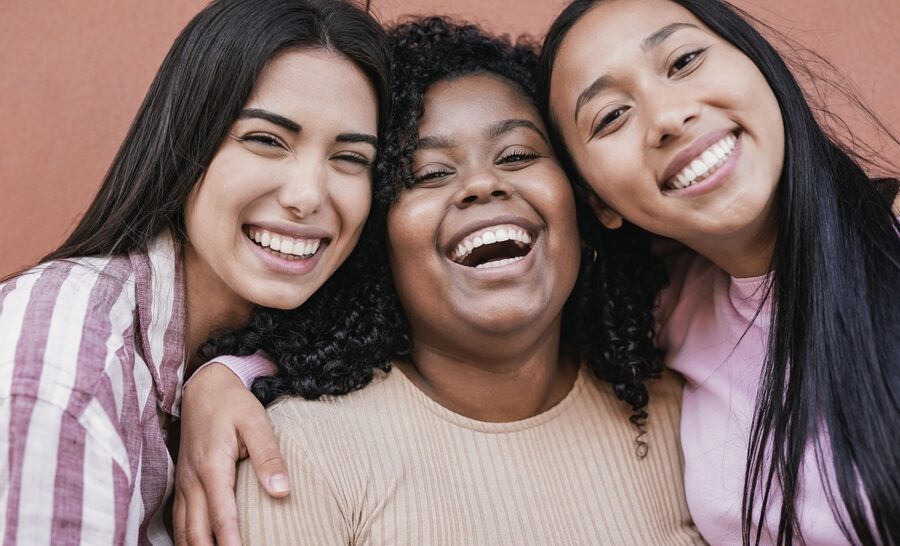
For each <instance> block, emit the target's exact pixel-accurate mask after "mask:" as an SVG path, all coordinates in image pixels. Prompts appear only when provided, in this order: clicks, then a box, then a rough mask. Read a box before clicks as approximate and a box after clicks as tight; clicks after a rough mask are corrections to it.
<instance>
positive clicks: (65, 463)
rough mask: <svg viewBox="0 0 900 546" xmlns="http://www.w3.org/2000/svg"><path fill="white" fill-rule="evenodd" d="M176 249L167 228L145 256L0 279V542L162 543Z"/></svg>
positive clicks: (180, 300) (175, 340)
mask: <svg viewBox="0 0 900 546" xmlns="http://www.w3.org/2000/svg"><path fill="white" fill-rule="evenodd" d="M178 254H179V253H178V250H177V247H176V245H175V244H174V242H173V240H172V238H171V237H170V236H169V235H167V234H165V235H162V236H160V237H159V238H157V239H156V240H155V241H153V242H152V243H151V244H150V246H149V249H148V250H147V251H146V252H134V253H132V254H130V255H128V256H111V257H99V258H78V259H71V260H60V261H54V262H49V263H45V264H41V265H39V266H37V267H35V268H33V269H31V270H29V271H27V272H25V273H24V274H22V275H20V276H18V277H16V278H14V279H12V280H10V281H8V282H7V283H4V284H0V454H2V455H0V465H2V468H0V476H2V478H0V510H2V512H3V514H4V515H3V518H2V519H0V537H2V539H3V544H4V545H9V544H28V545H41V544H53V545H64V544H90V545H102V544H171V543H172V539H171V538H170V536H169V533H168V532H167V531H166V526H165V523H164V519H163V507H164V504H165V501H166V499H167V498H168V497H169V494H170V493H171V492H172V488H173V484H174V463H173V461H172V458H171V456H170V455H169V452H168V450H167V448H166V437H167V431H166V429H167V426H168V425H169V423H171V422H172V420H173V419H176V418H177V417H178V411H179V405H180V399H181V384H182V379H183V375H184V366H185V359H184V328H185V325H184V321H185V309H184V283H183V279H182V268H181V262H180V259H179V255H178Z"/></svg>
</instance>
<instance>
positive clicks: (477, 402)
mask: <svg viewBox="0 0 900 546" xmlns="http://www.w3.org/2000/svg"><path fill="white" fill-rule="evenodd" d="M559 326H560V325H559V319H557V321H556V324H555V325H554V327H553V328H550V329H549V330H548V331H547V332H546V333H545V334H544V335H542V336H540V337H539V338H538V339H537V340H534V341H533V342H531V343H529V344H527V346H523V347H521V348H520V350H515V351H511V350H508V348H509V347H510V346H512V345H513V343H512V342H511V340H510V339H508V338H507V339H494V340H491V342H490V343H479V345H478V346H477V347H474V346H473V347H469V348H466V347H460V346H458V345H454V346H450V345H444V346H439V345H437V344H431V343H428V342H425V341H421V340H416V339H414V343H413V350H412V352H411V353H410V357H409V358H408V359H407V360H402V361H399V362H397V367H399V368H400V369H401V371H402V372H403V373H404V374H405V375H406V376H407V377H409V379H410V380H411V381H412V382H413V383H415V384H416V386H418V387H419V388H420V389H421V390H422V391H423V392H424V393H425V394H426V395H428V396H429V397H430V398H432V399H433V400H434V401H436V402H437V403H439V404H441V405H442V406H444V407H446V408H447V409H450V410H451V411H454V412H456V413H459V414H461V415H464V416H466V417H469V418H471V419H477V420H479V421H488V422H495V423H500V422H510V421H519V420H522V419H527V418H528V417H533V416H535V415H538V414H540V413H542V412H544V411H547V410H548V409H550V408H552V407H553V406H555V405H556V404H557V403H559V402H560V401H561V400H562V399H563V398H565V396H566V394H568V392H569V391H570V390H571V388H572V385H573V384H574V382H575V378H576V377H577V374H578V360H577V358H571V357H569V356H568V355H566V354H564V352H563V351H562V349H561V347H560V328H559ZM497 348H500V350H496V349H497ZM473 355H477V356H473Z"/></svg>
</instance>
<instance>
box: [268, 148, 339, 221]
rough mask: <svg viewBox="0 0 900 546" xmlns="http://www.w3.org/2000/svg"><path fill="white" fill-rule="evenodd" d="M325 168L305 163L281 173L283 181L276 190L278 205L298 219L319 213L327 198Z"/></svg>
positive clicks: (315, 163) (310, 162)
mask: <svg viewBox="0 0 900 546" xmlns="http://www.w3.org/2000/svg"><path fill="white" fill-rule="evenodd" d="M326 169H327V166H326V165H322V164H321V163H320V162H317V161H311V160H308V161H305V162H302V163H298V164H297V165H295V166H292V167H291V168H290V169H288V170H285V171H284V172H282V173H281V175H282V176H284V181H283V183H282V184H281V187H280V188H279V189H278V203H279V204H280V205H281V206H282V207H284V208H286V209H288V210H290V211H291V212H292V213H293V214H294V215H295V216H297V217H298V218H307V217H309V216H312V215H314V214H316V213H317V212H319V210H320V209H321V208H322V204H323V203H325V201H326V200H327V198H328V189H327V171H326Z"/></svg>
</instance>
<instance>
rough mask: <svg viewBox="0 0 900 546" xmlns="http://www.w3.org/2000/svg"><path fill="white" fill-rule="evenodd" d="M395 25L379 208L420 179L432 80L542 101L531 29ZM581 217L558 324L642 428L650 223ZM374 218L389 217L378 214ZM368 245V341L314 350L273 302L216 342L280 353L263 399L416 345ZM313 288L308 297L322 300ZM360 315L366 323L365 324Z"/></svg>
mask: <svg viewBox="0 0 900 546" xmlns="http://www.w3.org/2000/svg"><path fill="white" fill-rule="evenodd" d="M388 35H389V39H390V42H391V45H392V59H393V61H392V62H393V73H394V80H393V86H392V94H391V95H392V110H393V115H392V116H391V118H390V120H389V122H388V125H387V128H386V130H385V132H384V139H383V141H382V146H381V150H380V153H379V167H378V170H377V172H378V176H379V177H381V178H382V183H381V184H380V187H381V191H380V192H379V193H378V194H377V195H376V202H378V203H379V207H378V208H379V210H384V209H386V208H387V207H389V206H390V204H391V203H392V202H394V201H395V200H396V198H397V196H398V195H399V193H400V192H401V191H403V189H404V188H405V187H409V186H410V185H411V184H412V183H413V176H412V162H413V159H414V157H415V153H416V150H417V148H418V138H419V134H418V126H419V122H420V121H421V118H422V115H423V113H424V108H423V107H424V98H425V94H426V93H427V91H428V89H429V88H430V87H431V86H432V85H433V84H435V83H437V82H439V81H442V80H447V79H454V78H460V77H463V76H466V75H472V74H484V73H488V74H493V75H496V76H499V77H501V78H503V79H505V80H506V81H508V82H510V84H512V85H514V86H516V88H518V89H519V90H520V91H521V92H522V93H523V95H524V96H525V97H527V98H528V99H529V100H531V101H536V94H535V93H536V75H537V63H538V55H537V48H536V47H535V45H534V44H533V43H532V42H530V41H528V40H526V39H520V40H519V41H518V42H517V43H513V42H512V41H511V40H509V38H507V37H505V36H492V35H490V34H488V33H486V32H485V31H483V30H481V29H479V28H478V27H476V26H473V25H467V24H462V23H456V22H453V21H452V20H450V19H447V18H443V17H426V18H420V19H413V20H410V21H407V22H404V23H401V24H399V25H397V26H395V27H393V28H391V29H389V31H388ZM578 216H579V223H580V226H579V227H580V231H581V232H582V234H583V236H584V237H585V240H584V243H583V249H582V269H581V271H580V274H579V280H578V282H577V283H576V289H575V292H574V293H573V294H572V296H571V297H570V298H569V301H568V303H567V307H566V310H565V317H564V324H563V335H564V338H565V341H566V342H567V343H570V344H572V345H574V348H575V349H577V350H578V352H579V354H580V355H581V356H582V358H583V359H584V360H585V362H586V364H587V365H588V366H589V367H590V368H591V370H592V371H593V372H594V373H595V374H597V375H598V376H599V377H600V378H601V379H603V380H606V381H608V382H610V383H611V384H612V385H613V387H614V389H615V392H616V394H617V396H618V397H619V398H620V399H622V400H623V401H625V402H626V403H628V404H629V405H630V406H631V407H632V409H633V410H634V412H635V414H634V419H633V420H634V422H635V423H636V424H637V425H638V426H639V427H640V426H641V425H642V424H643V422H644V419H645V418H646V417H647V413H646V409H645V408H646V405H647V401H648V394H647V388H646V385H645V382H646V381H647V380H648V379H650V378H651V377H653V376H655V375H657V374H658V373H659V372H660V371H661V369H662V362H661V358H660V356H659V354H658V352H657V351H656V349H655V348H654V346H653V343H652V334H653V325H654V323H653V317H652V314H651V309H652V307H653V302H654V298H655V297H656V294H657V292H658V291H659V288H660V287H661V286H662V285H663V284H664V282H665V272H664V269H663V268H662V266H661V265H659V266H653V265H652V264H648V263H645V262H646V260H645V258H644V257H645V254H643V253H630V252H627V251H626V250H627V249H629V248H631V247H632V246H637V247H639V248H645V249H646V248H648V245H649V239H648V238H647V236H646V234H645V233H642V232H639V231H638V230H634V231H633V232H631V233H616V232H611V231H604V230H601V229H600V224H599V222H598V221H597V220H596V218H595V217H594V216H593V214H592V213H591V212H590V210H589V209H588V208H587V207H586V206H585V205H584V204H583V203H580V204H579V210H578ZM378 219H379V220H380V221H382V222H383V220H384V218H383V216H380V215H379V216H378ZM381 228H382V230H383V224H382V226H381ZM382 236H384V233H383V231H382ZM368 252H369V253H370V254H369V256H370V258H371V259H368V260H367V261H366V268H365V271H363V272H361V273H360V275H361V276H360V277H359V278H366V279H368V281H367V282H366V286H367V287H368V289H367V297H368V298H369V300H368V304H369V305H376V304H377V305H378V306H379V308H378V309H379V311H378V313H379V315H378V316H379V317H380V318H381V319H382V323H381V324H384V325H387V326H390V328H387V329H378V328H376V327H375V326H374V325H372V326H370V327H367V328H366V330H365V333H366V335H365V336H358V339H360V340H363V339H364V340H366V342H368V343H369V345H368V350H366V347H365V345H364V344H362V343H360V344H359V345H357V349H356V350H355V351H354V352H353V353H352V354H349V353H347V352H343V353H341V351H340V350H338V348H334V347H331V346H328V345H327V344H322V345H318V346H315V344H313V346H314V347H315V350H313V351H310V346H311V345H310V343H309V336H310V334H309V333H308V332H309V328H308V325H307V324H305V323H303V322H302V320H303V319H302V317H300V316H298V315H291V314H289V313H284V312H273V311H265V316H259V317H258V318H257V320H256V321H255V322H254V323H253V324H252V328H251V331H250V332H249V334H248V335H245V336H244V337H243V339H242V340H239V341H237V342H235V344H233V345H232V346H231V347H228V348H219V351H220V352H227V351H232V352H235V351H239V352H240V354H248V353H250V352H252V351H253V350H255V349H257V348H264V349H265V350H266V351H268V352H269V353H270V354H271V355H272V356H273V358H274V359H275V360H276V361H278V362H279V372H278V374H277V375H276V376H274V377H270V378H261V379H259V380H257V381H256V383H254V385H253V389H254V392H255V393H256V394H257V396H259V397H260V398H261V399H262V400H263V401H264V402H268V401H271V400H272V399H274V398H275V397H277V396H281V395H290V394H299V395H302V396H304V397H307V398H316V397H318V396H320V395H322V394H341V393H345V392H348V391H350V390H354V389H358V388H361V387H363V386H365V385H366V384H367V383H368V382H369V381H370V380H371V378H372V370H373V369H375V368H380V369H387V368H388V366H389V364H388V363H387V360H388V359H389V358H396V357H399V356H402V355H405V354H407V353H408V352H409V350H410V348H411V345H412V340H411V336H410V333H409V328H408V323H407V322H406V318H405V316H404V315H403V312H402V309H400V307H399V302H398V301H397V297H396V294H395V293H394V291H393V285H392V284H391V280H390V272H389V270H388V267H387V256H386V245H385V244H384V241H383V239H382V241H381V242H379V243H373V244H372V245H370V246H369V247H368ZM632 257H636V258H632ZM636 259H637V260H638V261H636ZM640 260H644V261H640ZM316 298H317V296H314V297H313V300H311V301H313V302H314V301H318V300H316ZM309 305H310V303H307V306H309ZM314 305H317V304H315V303H314ZM322 305H327V303H325V302H323V303H322ZM352 312H353V313H358V314H360V315H362V314H364V313H371V312H372V311H371V310H370V309H369V310H367V309H364V308H363V307H357V308H354V309H353V310H352ZM360 326H361V327H365V325H364V324H362V323H361V324H360ZM326 355H327V356H326ZM379 359H382V360H379ZM646 449H647V445H646V444H644V443H643V442H641V441H640V440H639V441H638V442H637V450H638V453H639V454H640V455H643V454H644V453H645V452H646Z"/></svg>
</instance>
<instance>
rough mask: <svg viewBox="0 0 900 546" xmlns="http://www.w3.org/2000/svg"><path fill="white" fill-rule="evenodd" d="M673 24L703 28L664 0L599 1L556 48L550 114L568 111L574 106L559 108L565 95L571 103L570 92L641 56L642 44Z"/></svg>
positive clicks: (693, 18)
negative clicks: (552, 108) (557, 48)
mask: <svg viewBox="0 0 900 546" xmlns="http://www.w3.org/2000/svg"><path fill="white" fill-rule="evenodd" d="M672 23H688V24H691V25H694V26H696V27H699V28H700V29H703V30H706V27H705V26H704V25H703V23H701V22H700V21H699V20H698V19H697V18H696V17H695V16H694V15H693V14H692V13H691V12H690V11H688V10H687V9H685V8H683V7H682V6H680V5H678V4H677V3H675V2H671V1H668V0H605V1H601V2H600V3H599V4H598V5H597V6H595V7H594V8H592V9H591V10H590V11H588V12H587V13H585V14H584V15H583V16H582V17H581V19H580V20H579V21H578V22H577V23H575V24H574V25H573V26H572V28H571V29H570V31H569V33H568V34H567V35H566V37H565V38H564V39H563V42H562V45H561V46H560V48H559V51H558V53H557V56H556V59H555V60H554V64H553V73H552V80H551V95H552V96H551V100H554V110H555V111H557V112H562V111H564V110H565V111H571V110H572V109H573V108H574V103H573V104H565V105H564V106H565V107H564V108H562V109H561V108H560V107H559V106H560V105H559V104H558V100H559V99H562V98H564V97H563V95H564V96H565V98H566V102H571V101H569V100H568V99H569V98H571V97H570V96H569V95H570V94H572V93H575V94H577V93H579V92H580V91H581V89H582V88H583V87H585V86H587V85H589V84H590V83H591V82H593V81H594V80H595V79H596V78H597V77H599V76H601V75H603V73H605V72H606V71H608V70H610V69H611V67H615V66H617V65H620V64H622V63H624V64H625V65H628V64H630V63H633V62H634V60H635V57H636V56H645V55H646V52H645V51H644V50H643V49H642V47H641V46H642V45H643V42H644V40H645V39H646V38H647V37H648V36H649V35H651V34H653V33H654V32H656V31H657V30H660V29H661V28H663V27H665V26H666V25H670V24H672ZM689 31H690V30H689ZM693 31H696V29H693ZM682 32H684V31H682ZM576 88H577V90H576Z"/></svg>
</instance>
